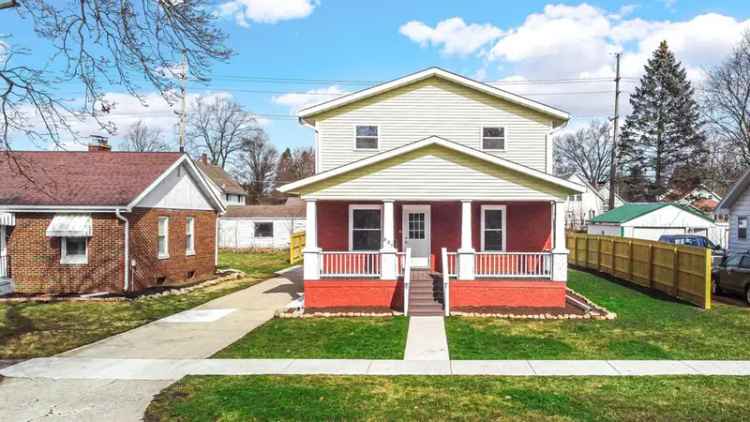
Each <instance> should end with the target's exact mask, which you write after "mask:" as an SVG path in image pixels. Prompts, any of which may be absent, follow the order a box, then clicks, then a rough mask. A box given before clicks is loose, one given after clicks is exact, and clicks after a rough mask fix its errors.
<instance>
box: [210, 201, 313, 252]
mask: <svg viewBox="0 0 750 422" xmlns="http://www.w3.org/2000/svg"><path fill="white" fill-rule="evenodd" d="M304 229H305V205H304V202H301V201H295V200H290V201H287V203H286V204H285V205H246V206H241V207H229V208H228V209H227V212H226V213H225V214H224V215H223V216H222V217H221V218H220V219H219V247H220V248H230V249H283V248H288V247H289V237H290V236H291V234H292V233H294V232H295V231H300V230H304Z"/></svg>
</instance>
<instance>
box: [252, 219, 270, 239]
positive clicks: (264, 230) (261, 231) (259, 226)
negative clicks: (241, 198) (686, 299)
mask: <svg viewBox="0 0 750 422" xmlns="http://www.w3.org/2000/svg"><path fill="white" fill-rule="evenodd" d="M255 237H273V223H272V222H264V223H255Z"/></svg>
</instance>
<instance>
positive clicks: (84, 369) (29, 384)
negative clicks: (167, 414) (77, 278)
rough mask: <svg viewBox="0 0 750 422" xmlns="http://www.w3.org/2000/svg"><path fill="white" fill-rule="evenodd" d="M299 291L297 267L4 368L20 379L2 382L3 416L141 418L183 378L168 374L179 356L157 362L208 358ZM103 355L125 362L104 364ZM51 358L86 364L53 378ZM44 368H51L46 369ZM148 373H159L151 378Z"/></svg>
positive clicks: (0, 404) (0, 405)
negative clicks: (192, 306) (191, 306)
mask: <svg viewBox="0 0 750 422" xmlns="http://www.w3.org/2000/svg"><path fill="white" fill-rule="evenodd" d="M301 292H302V272H301V269H300V268H298V269H296V270H294V271H291V272H287V273H285V274H284V275H283V276H280V277H276V278H273V279H270V280H267V281H264V282H262V283H259V284H256V285H255V286H252V287H249V288H247V289H244V290H241V291H238V292H235V293H232V294H230V295H227V296H224V297H221V298H218V299H216V300H213V301H211V302H208V303H206V304H204V305H202V306H199V307H197V308H195V309H192V310H190V311H186V312H181V313H179V314H176V315H173V316H171V317H167V318H164V319H162V320H159V321H155V322H152V323H150V324H146V325H144V326H141V327H139V328H136V329H133V330H131V331H128V332H125V333H122V334H119V335H116V336H113V337H109V338H106V339H104V340H101V341H99V342H96V343H93V344H90V345H88V346H83V347H81V348H78V349H75V350H71V351H68V352H66V353H63V354H61V355H59V356H60V357H55V358H45V359H32V360H30V361H26V362H22V363H20V364H17V365H14V366H10V367H7V368H4V369H6V370H8V373H7V374H2V375H4V376H6V377H14V378H5V379H3V380H2V382H0V409H2V410H1V411H0V414H1V416H0V419H2V420H12V421H36V420H44V421H57V420H59V421H70V420H76V421H102V420H107V421H139V420H141V419H142V418H143V412H144V411H145V409H146V407H147V406H148V404H149V403H150V402H151V399H152V398H153V396H154V394H156V393H158V392H159V391H161V390H162V389H164V388H166V387H167V386H169V385H170V384H171V383H172V382H174V381H175V380H176V379H178V378H179V377H177V378H175V376H176V374H178V373H179V372H174V373H173V375H169V376H165V375H164V373H165V372H164V370H165V368H167V367H169V365H170V364H169V362H175V361H170V360H156V359H187V358H193V359H200V358H205V357H209V356H211V355H212V354H214V353H216V352H218V351H219V350H221V349H223V348H224V347H226V346H228V345H230V344H232V343H233V342H234V341H236V340H237V339H239V338H240V337H242V336H243V335H245V334H247V333H248V332H249V331H251V330H253V329H254V328H255V327H257V326H259V325H261V324H263V323H264V322H266V321H268V320H269V319H270V318H272V317H273V313H274V311H275V310H276V309H278V308H281V307H283V306H284V305H286V304H287V303H289V302H290V301H291V300H293V299H295V298H297V297H298V296H299V295H300V293H301ZM102 358H106V359H111V358H120V359H114V360H111V361H109V362H110V363H106V362H108V361H107V360H106V359H104V360H102ZM149 361H150V362H159V363H158V364H152V365H145V366H141V367H140V368H141V369H140V375H139V373H138V372H137V371H136V372H132V371H133V368H134V365H135V366H137V365H139V362H140V363H142V364H145V362H149ZM48 362H58V363H59V364H62V366H68V365H72V366H76V365H81V366H80V370H79V371H72V372H68V376H64V377H55V376H50V375H53V373H54V372H55V369H53V368H54V367H55V366H54V365H53V366H48ZM64 362H67V363H64ZM86 362H88V363H86ZM123 363H124V364H125V365H124V366H122V364H123ZM19 365H20V366H19ZM45 366H47V367H48V368H49V369H50V372H47V371H45V370H42V368H43V367H45ZM24 368H25V369H24ZM31 368H35V369H31ZM57 368H58V369H59V368H61V366H57ZM27 370H31V372H25V371H27ZM148 372H151V373H152V374H153V375H152V376H151V377H148V376H146V375H145V373H148ZM24 373H25V375H24ZM32 373H33V374H32Z"/></svg>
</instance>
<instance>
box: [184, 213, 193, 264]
mask: <svg viewBox="0 0 750 422" xmlns="http://www.w3.org/2000/svg"><path fill="white" fill-rule="evenodd" d="M185 255H195V219H194V218H193V217H188V218H187V221H186V222H185Z"/></svg>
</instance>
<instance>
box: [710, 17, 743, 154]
mask: <svg viewBox="0 0 750 422" xmlns="http://www.w3.org/2000/svg"><path fill="white" fill-rule="evenodd" d="M703 110H704V112H705V114H706V117H707V120H708V121H709V123H710V124H711V126H712V128H713V130H714V131H715V132H716V134H717V135H718V136H719V137H720V139H722V140H724V141H725V142H727V143H728V144H729V145H731V146H733V147H734V148H735V153H736V154H738V155H739V157H740V158H741V160H742V162H743V163H744V165H745V166H750V31H747V32H745V34H744V35H743V37H742V40H740V42H739V44H738V45H737V46H736V47H735V48H734V50H733V51H732V54H731V55H730V56H729V58H728V59H727V60H726V61H724V63H722V64H721V65H719V66H717V67H715V68H714V69H712V70H711V71H709V73H708V79H707V81H706V83H705V85H704V96H703Z"/></svg>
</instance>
